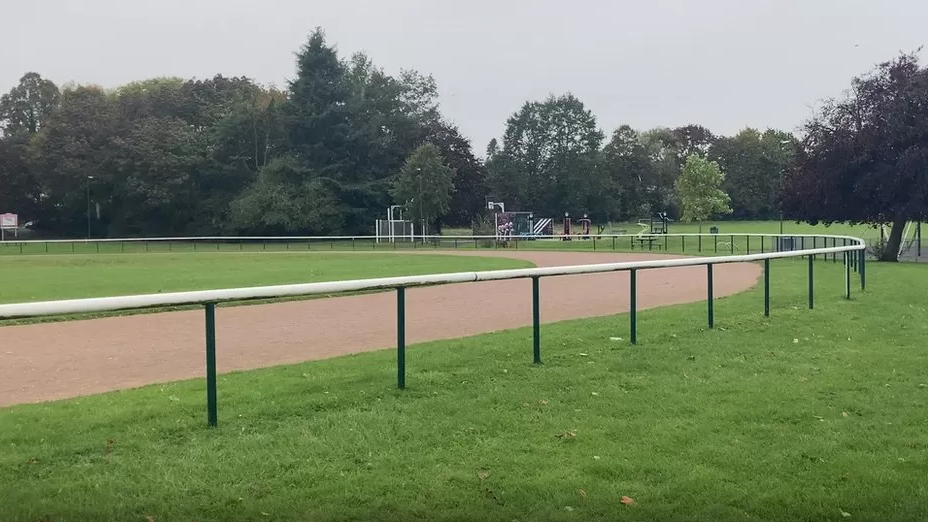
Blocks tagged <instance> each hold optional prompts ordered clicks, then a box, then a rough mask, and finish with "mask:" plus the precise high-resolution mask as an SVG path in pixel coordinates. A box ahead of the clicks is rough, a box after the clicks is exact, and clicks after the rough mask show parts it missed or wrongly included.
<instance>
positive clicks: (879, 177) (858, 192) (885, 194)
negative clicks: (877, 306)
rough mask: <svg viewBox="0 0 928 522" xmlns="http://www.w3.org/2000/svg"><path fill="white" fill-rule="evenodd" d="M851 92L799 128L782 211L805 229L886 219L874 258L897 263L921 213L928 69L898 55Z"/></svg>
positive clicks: (927, 187)
mask: <svg viewBox="0 0 928 522" xmlns="http://www.w3.org/2000/svg"><path fill="white" fill-rule="evenodd" d="M851 87H852V89H851V92H850V93H849V94H848V95H847V96H846V97H844V98H843V99H840V100H829V102H828V103H827V104H826V105H825V107H824V108H823V110H822V111H821V113H820V114H818V115H817V116H815V117H813V118H812V119H810V120H809V121H808V122H807V123H806V124H805V125H804V127H803V130H804V136H803V137H802V140H801V141H800V143H799V146H798V150H797V154H796V159H795V161H794V163H793V165H792V166H791V167H790V168H789V169H788V170H787V172H786V175H785V179H784V188H783V193H782V202H783V206H784V210H785V211H786V212H787V213H788V214H789V216H790V217H793V218H796V219H800V220H803V221H807V222H809V223H812V224H816V223H819V222H822V223H825V224H826V225H828V224H831V223H836V222H847V223H868V224H873V225H875V224H879V223H886V222H889V223H891V224H892V228H891V232H890V235H889V240H888V241H887V243H886V245H885V248H883V251H882V253H881V256H880V258H881V259H882V260H883V261H897V260H898V252H899V246H900V244H901V241H902V233H903V230H904V228H905V225H906V223H907V222H908V221H910V220H915V219H923V218H924V217H925V216H928V174H926V173H928V70H926V69H924V68H922V67H920V65H919V62H918V58H917V57H916V56H915V55H914V54H903V55H900V56H899V57H897V58H896V59H894V60H892V61H888V62H884V63H881V64H879V65H878V66H877V67H876V69H875V70H874V71H872V72H871V73H869V74H867V75H865V76H861V77H857V78H854V79H853V81H852V85H851Z"/></svg>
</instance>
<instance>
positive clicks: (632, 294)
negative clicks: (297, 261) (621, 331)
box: [628, 268, 638, 344]
mask: <svg viewBox="0 0 928 522" xmlns="http://www.w3.org/2000/svg"><path fill="white" fill-rule="evenodd" d="M628 292H629V310H628V321H629V337H630V339H631V342H632V344H637V343H638V270H637V269H635V268H632V269H631V270H630V271H629V290H628Z"/></svg>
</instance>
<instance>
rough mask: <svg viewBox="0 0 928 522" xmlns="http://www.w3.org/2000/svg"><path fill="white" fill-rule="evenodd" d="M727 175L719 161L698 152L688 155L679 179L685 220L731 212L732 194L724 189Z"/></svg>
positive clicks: (695, 219) (678, 186) (707, 217)
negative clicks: (723, 185) (709, 158)
mask: <svg viewBox="0 0 928 522" xmlns="http://www.w3.org/2000/svg"><path fill="white" fill-rule="evenodd" d="M724 181H725V175H724V174H722V170H721V169H720V168H719V164H718V163H716V162H714V161H709V160H707V159H705V158H703V157H702V156H699V155H697V154H691V155H690V156H688V157H687V158H686V163H684V164H683V168H682V169H681V171H680V177H679V179H677V194H678V196H679V198H680V207H681V210H682V213H681V220H682V221H705V220H707V219H709V218H711V217H712V216H715V215H716V214H730V213H731V207H729V203H730V202H731V198H729V197H728V194H726V193H725V191H724V190H722V188H721V187H722V182H724Z"/></svg>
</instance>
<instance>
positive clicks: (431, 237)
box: [3, 232, 863, 245]
mask: <svg viewBox="0 0 928 522" xmlns="http://www.w3.org/2000/svg"><path fill="white" fill-rule="evenodd" d="M644 236H647V237H655V238H658V237H698V236H702V237H709V238H711V237H720V238H726V237H745V236H750V237H761V236H762V237H823V238H828V239H849V240H850V239H853V240H855V241H863V240H862V239H860V238H854V237H850V236H833V235H830V234H785V233H784V234H777V233H753V234H752V233H746V232H732V233H718V234H708V233H702V234H699V233H685V234H651V233H650V232H649V233H646V234H644ZM403 237H407V238H409V237H411V238H415V239H417V240H423V241H433V240H439V241H440V240H455V239H457V240H471V241H472V240H475V239H478V240H479V239H489V240H496V239H499V237H498V236H496V235H489V236H479V235H465V236H435V235H425V236H423V235H415V236H403ZM565 237H571V238H577V237H595V238H597V239H601V238H613V237H614V238H624V239H634V238H638V237H641V234H596V233H593V232H590V233H589V234H571V235H570V236H564V235H558V234H553V235H546V236H543V235H538V236H511V237H507V240H514V241H519V240H522V241H526V240H532V239H564V238H565ZM377 239H381V240H383V236H380V237H378V236H176V237H122V238H119V237H113V238H99V239H94V238H89V239H88V238H74V239H22V240H20V239H8V240H7V241H4V242H3V243H6V244H15V245H25V244H44V243H146V242H150V243H165V242H205V241H277V242H281V243H283V242H287V241H351V240H371V241H376V240H377Z"/></svg>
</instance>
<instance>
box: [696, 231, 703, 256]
mask: <svg viewBox="0 0 928 522" xmlns="http://www.w3.org/2000/svg"><path fill="white" fill-rule="evenodd" d="M696 251H697V252H702V234H699V235H698V236H696Z"/></svg>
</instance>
